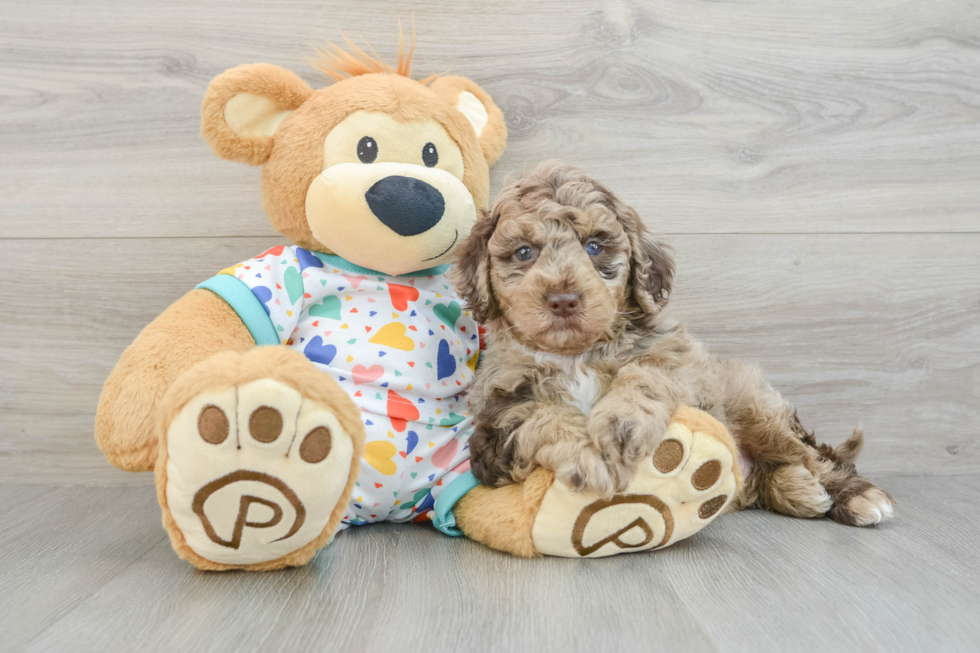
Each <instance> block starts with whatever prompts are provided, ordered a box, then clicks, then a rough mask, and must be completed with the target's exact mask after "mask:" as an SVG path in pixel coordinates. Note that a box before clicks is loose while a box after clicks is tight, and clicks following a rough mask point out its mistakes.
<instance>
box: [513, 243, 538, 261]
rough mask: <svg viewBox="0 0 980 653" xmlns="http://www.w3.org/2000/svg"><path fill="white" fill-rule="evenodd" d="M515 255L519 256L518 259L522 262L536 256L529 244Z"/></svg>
mask: <svg viewBox="0 0 980 653" xmlns="http://www.w3.org/2000/svg"><path fill="white" fill-rule="evenodd" d="M514 256H515V257H516V258H517V260H518V261H521V262H522V263H523V262H525V261H530V260H531V257H532V256H534V250H533V249H531V248H530V247H528V246H527V245H524V246H523V247H521V248H520V249H518V250H517V251H516V252H514Z"/></svg>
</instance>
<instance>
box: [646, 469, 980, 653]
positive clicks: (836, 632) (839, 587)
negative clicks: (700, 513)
mask: <svg viewBox="0 0 980 653" xmlns="http://www.w3.org/2000/svg"><path fill="white" fill-rule="evenodd" d="M960 478H961V477H947V478H935V477H933V478H924V477H907V478H886V479H885V483H884V484H885V485H886V486H887V487H888V488H889V489H890V490H891V491H892V492H893V494H894V496H895V498H896V500H897V501H898V506H897V512H896V518H895V519H894V520H893V521H891V522H886V523H885V524H883V525H879V526H877V527H874V528H866V529H858V528H849V527H845V526H840V525H838V524H834V523H833V522H830V521H829V520H819V521H804V520H796V519H792V518H788V517H780V516H777V515H773V514H771V513H763V512H761V511H750V512H745V513H740V514H737V515H734V516H731V517H726V518H724V520H723V521H722V522H721V523H720V524H719V526H720V528H709V529H706V531H703V532H702V533H701V534H699V535H698V536H695V538H693V539H692V540H690V541H688V542H687V543H684V542H682V543H681V545H685V546H684V547H683V548H682V549H680V550H679V552H681V551H682V552H683V555H681V556H668V557H666V559H665V560H664V562H663V568H662V572H663V573H664V574H665V575H666V576H667V577H669V578H670V580H671V583H672V585H673V587H674V588H675V589H676V591H677V593H678V594H679V595H680V596H681V598H682V600H683V601H684V603H685V604H686V605H687V606H688V607H689V608H691V609H697V610H698V611H699V613H700V614H706V615H711V618H710V619H707V620H703V621H701V625H702V627H703V628H704V629H705V630H706V631H708V633H709V635H710V637H711V640H712V642H713V643H714V644H715V645H716V646H717V647H718V649H719V650H734V651H760V650H761V651H770V650H771V651H788V650H793V651H831V650H847V651H865V650H867V651H872V650H874V651H881V650H905V651H911V650H915V651H919V650H943V651H968V650H973V649H974V648H975V647H976V642H977V637H978V635H980V626H978V624H977V623H976V620H974V619H971V618H966V619H964V618H963V616H964V615H966V614H974V613H976V612H977V610H978V609H980V599H978V597H980V595H978V593H977V590H976V588H977V582H978V581H980V555H978V554H977V551H976V547H975V546H973V545H972V544H970V542H973V541H975V538H976V537H977V536H978V535H980V519H978V517H977V515H976V510H975V507H974V506H975V503H976V500H977V494H976V493H977V489H976V488H971V487H969V486H968V485H967V484H964V483H962V482H961V481H960ZM973 478H976V477H973Z"/></svg>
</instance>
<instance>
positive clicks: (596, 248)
mask: <svg viewBox="0 0 980 653" xmlns="http://www.w3.org/2000/svg"><path fill="white" fill-rule="evenodd" d="M585 253H586V254H588V255H589V256H598V255H599V254H600V253H602V245H600V244H599V243H597V242H596V241H594V240H593V241H590V242H588V243H586V244H585Z"/></svg>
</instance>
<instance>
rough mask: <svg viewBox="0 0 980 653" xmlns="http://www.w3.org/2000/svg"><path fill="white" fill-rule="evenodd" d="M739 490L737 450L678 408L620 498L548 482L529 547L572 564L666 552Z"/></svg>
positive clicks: (724, 435)
mask: <svg viewBox="0 0 980 653" xmlns="http://www.w3.org/2000/svg"><path fill="white" fill-rule="evenodd" d="M741 484H742V475H741V471H740V469H739V467H738V459H737V453H736V450H735V444H734V441H732V439H731V436H730V435H729V434H728V432H727V430H726V429H725V428H724V426H722V425H721V424H720V423H719V422H718V421H717V420H715V419H713V418H712V417H710V416H709V415H707V414H706V413H703V412H701V411H697V410H694V409H692V408H682V409H680V410H678V412H677V413H676V414H675V415H674V418H673V420H672V421H671V424H670V427H669V428H668V430H667V433H666V435H665V437H664V440H663V441H662V442H661V443H660V445H659V446H658V447H657V449H656V451H654V453H653V455H652V456H650V457H648V458H647V459H645V460H643V461H641V463H640V465H639V467H638V468H637V470H636V473H635V474H634V476H633V479H632V481H631V482H630V484H629V486H628V487H627V488H626V490H625V491H624V492H622V493H619V494H616V495H614V496H613V497H611V498H608V499H603V498H599V497H598V496H596V495H588V494H582V493H576V492H573V491H572V490H571V489H570V488H569V487H567V486H566V485H564V484H562V483H558V482H556V483H554V484H552V486H551V487H550V488H549V489H548V491H547V492H546V493H545V495H544V499H543V500H542V502H541V507H540V510H539V512H538V515H537V517H536V518H535V521H534V526H533V529H532V537H533V539H534V546H535V549H536V550H537V551H538V552H539V553H542V554H545V555H554V556H564V557H573V558H580V557H581V558H585V557H603V556H609V555H615V554H617V553H627V552H631V551H646V550H649V549H656V548H663V547H666V546H670V545H671V544H674V543H675V542H679V541H680V540H683V539H685V538H688V537H690V536H691V535H693V534H694V533H696V532H697V531H699V530H701V529H702V528H704V527H705V526H707V525H708V524H709V523H711V521H713V520H714V519H715V517H717V516H718V515H720V514H721V513H722V512H723V511H724V510H725V508H726V507H728V506H729V504H731V502H732V500H733V499H734V498H735V497H736V496H737V494H738V492H739V491H740V490H741Z"/></svg>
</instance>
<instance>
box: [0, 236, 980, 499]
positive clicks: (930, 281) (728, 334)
mask: <svg viewBox="0 0 980 653" xmlns="http://www.w3.org/2000/svg"><path fill="white" fill-rule="evenodd" d="M275 242H276V241H272V240H269V239H264V238H260V239H221V240H219V239H174V240H170V239H151V240H118V239H109V240H87V241H84V242H83V243H82V244H80V243H79V242H78V241H74V240H49V241H36V242H27V241H7V243H6V244H7V247H6V248H5V249H6V258H7V264H8V268H7V269H8V271H9V272H8V281H10V282H11V283H8V284H5V285H3V286H0V305H3V306H5V307H7V310H6V311H4V312H3V313H0V343H3V345H0V366H2V369H4V374H3V375H0V433H3V434H4V437H3V438H2V439H0V483H7V484H45V483H78V484H88V485H103V484H129V483H133V484H147V483H152V478H151V477H150V476H149V475H146V476H141V475H132V474H125V473H122V472H118V471H116V470H114V469H112V468H111V467H110V466H109V465H108V464H107V463H105V461H104V460H103V459H102V456H101V454H100V453H99V451H98V450H97V448H96V447H95V443H94V440H93V438H92V423H93V419H94V411H95V406H96V402H97V399H98V395H99V392H100V390H101V385H102V383H103V381H104V379H105V378H106V377H107V376H108V374H109V372H110V371H111V369H112V366H113V365H114V364H115V361H116V359H117V358H118V356H119V354H120V353H121V351H122V350H123V348H125V347H126V346H127V345H128V344H129V343H130V342H131V341H132V339H133V338H134V337H135V336H136V334H137V333H138V332H139V330H140V329H141V328H142V327H143V326H145V325H146V324H147V323H148V322H149V321H151V320H152V319H153V318H154V317H155V316H156V315H157V314H158V313H159V312H160V311H162V310H163V309H164V308H165V307H166V306H167V305H168V304H169V303H171V302H173V301H174V300H175V299H177V298H178V297H179V296H180V295H182V294H183V293H184V292H185V291H186V290H188V289H190V288H192V287H193V286H194V285H195V284H196V283H197V282H198V281H200V280H203V279H205V278H207V277H209V276H211V275H212V274H213V273H214V272H216V271H217V270H218V269H220V268H221V267H224V266H225V265H228V264H231V263H233V262H237V261H240V260H244V259H246V258H248V257H250V256H253V255H255V254H256V253H259V252H261V251H264V250H265V249H266V248H267V247H269V246H271V245H272V244H274V243H275ZM675 244H676V248H677V254H678V278H677V286H676V288H675V292H674V293H673V300H672V303H673V305H674V309H673V310H675V312H676V313H677V314H679V315H681V316H685V317H686V318H687V319H688V321H689V323H690V324H691V329H692V331H693V333H694V334H696V335H697V336H698V337H700V338H702V339H703V340H704V341H705V342H707V343H708V344H709V345H710V346H711V347H712V348H713V349H714V351H716V352H717V353H718V354H720V355H725V356H741V357H744V358H748V359H750V360H752V361H755V362H757V363H759V364H761V365H762V366H763V368H764V369H766V370H767V371H768V373H769V376H770V378H771V380H772V381H773V383H774V385H775V386H776V387H777V388H779V389H781V390H782V391H783V392H784V394H786V396H788V397H790V398H791V399H792V400H793V401H794V402H795V403H796V405H797V407H798V408H799V411H800V416H801V418H802V419H803V423H804V424H805V425H807V426H808V428H816V429H817V433H818V435H820V436H821V437H822V438H824V439H826V440H829V441H831V442H838V441H840V440H842V439H843V438H844V437H846V436H847V435H848V434H850V432H851V429H852V428H854V427H855V426H857V425H858V424H863V426H864V428H865V432H866V436H867V440H868V442H867V447H866V452H865V454H864V455H863V457H862V460H861V469H863V470H865V471H866V472H867V473H869V474H884V473H899V474H917V473H925V472H928V473H935V474H956V473H967V472H977V471H978V470H980V449H978V448H977V446H976V444H977V434H978V430H980V427H978V426H977V424H980V384H978V382H977V379H978V378H980V376H978V374H980V373H978V370H980V319H978V318H980V296H978V295H977V288H978V287H980V266H978V265H977V261H978V260H980V235H946V236H943V235H900V234H890V235H844V236H840V235H820V236H815V235H810V236H799V235H774V236H761V235H749V236H739V237H732V236H682V237H678V238H676V239H675ZM79 247H83V248H84V253H85V255H84V256H79V255H78V254H79ZM94 261H97V262H99V265H93V263H92V262H94ZM24 288H37V289H43V290H44V293H45V294H44V295H43V296H44V300H43V301H39V300H38V298H37V296H36V295H35V293H30V292H23V289H24ZM41 416H43V418H42V417H41Z"/></svg>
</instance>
